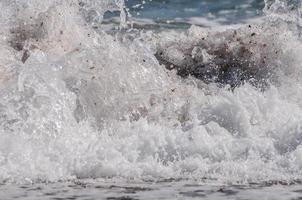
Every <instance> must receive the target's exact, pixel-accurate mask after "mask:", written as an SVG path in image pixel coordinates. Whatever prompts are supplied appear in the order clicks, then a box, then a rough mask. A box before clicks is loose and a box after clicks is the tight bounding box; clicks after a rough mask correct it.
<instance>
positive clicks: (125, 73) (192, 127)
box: [0, 0, 302, 182]
mask: <svg viewBox="0 0 302 200" xmlns="http://www.w3.org/2000/svg"><path fill="white" fill-rule="evenodd" d="M123 7H124V6H123V3H122V2H120V1H119V2H118V3H116V2H112V1H93V0H89V1H83V0H81V1H73V0H68V1H43V2H41V1H35V0H30V1H28V0H26V1H25V0H24V1H23V0H18V1H14V2H11V1H1V2H0V8H1V10H2V11H3V12H1V13H0V17H1V18H0V25H1V27H3V29H1V32H0V36H1V37H0V55H1V56H0V70H1V76H0V83H1V84H0V87H1V91H0V93H1V97H0V180H1V182H5V181H12V182H22V181H39V180H40V181H41V180H42V181H58V180H67V179H76V178H101V177H103V178H106V177H107V178H108V177H119V178H126V179H139V180H154V179H160V178H185V179H188V178H189V179H202V178H208V179H218V180H219V181H222V182H224V181H227V182H228V181H231V182H232V181H241V182H249V181H262V180H264V181H265V180H286V181H289V180H292V179H300V178H301V177H302V174H301V172H302V171H301V166H302V165H301V163H302V162H301V155H302V154H301V141H302V139H301V126H300V124H301V119H302V116H301V113H302V112H301V111H302V107H301V106H302V105H301V103H300V102H301V97H302V90H301V88H302V82H301V79H300V77H301V76H300V74H301V63H302V62H301V58H300V55H301V51H302V47H301V42H300V40H299V38H298V36H297V29H295V28H293V26H292V24H293V23H289V22H288V21H286V20H283V19H279V22H282V23H279V24H278V25H277V24H276V23H274V22H272V21H267V22H265V23H262V24H258V25H252V28H251V27H249V26H248V25H246V26H245V27H243V28H241V29H238V30H236V31H237V34H238V38H239V39H240V40H239V41H237V40H236V39H233V38H232V34H233V33H234V30H229V31H225V32H219V33H218V32H216V31H213V30H205V29H202V28H197V27H192V28H191V29H190V30H189V31H188V33H187V34H183V35H179V33H173V32H164V33H160V34H157V35H156V34H155V33H146V34H144V33H142V34H141V36H138V37H134V38H131V37H130V36H131V35H130V36H129V35H127V34H126V35H124V36H120V37H119V35H117V36H111V35H108V34H106V33H104V32H103V31H102V30H95V28H94V23H97V21H99V20H101V19H102V15H103V13H104V12H105V11H106V10H108V9H109V10H112V9H121V8H123ZM122 10H124V8H123V9H122ZM122 13H123V11H122ZM122 16H123V17H122V18H123V19H125V18H124V17H125V15H124V14H122ZM124 22H125V21H124ZM123 24H125V23H122V25H123ZM296 27H297V26H296ZM253 33H255V34H256V35H254V36H252V34H253ZM204 35H206V36H205V37H206V38H207V39H209V40H208V42H203V40H202V38H203V37H204ZM236 37H237V36H236ZM251 37H252V38H253V39H251ZM250 41H252V43H253V44H252V45H249V42H250ZM176 44H177V45H178V47H177V48H175V45H176ZM196 44H198V45H199V46H196ZM224 44H228V45H229V54H226V55H231V54H232V55H234V57H233V58H240V59H241V61H244V60H242V59H248V63H253V64H252V65H247V66H251V67H252V69H253V70H250V69H249V68H248V70H247V71H245V72H247V73H249V74H252V75H253V78H255V79H257V80H259V81H260V80H261V79H265V82H266V83H267V87H266V88H265V90H260V89H259V88H257V87H255V86H254V85H253V84H251V83H250V82H246V83H245V84H239V85H238V87H235V88H234V89H233V90H229V87H228V86H227V85H228V83H224V86H223V87H221V86H220V85H219V84H216V83H213V82H210V83H208V82H206V81H202V80H198V79H196V78H192V77H188V78H186V79H183V78H181V77H179V76H178V75H177V74H176V73H175V72H174V71H168V70H166V69H165V67H164V66H161V65H160V64H159V63H158V61H157V59H156V57H155V56H154V54H155V53H156V50H157V49H168V50H169V51H168V52H167V51H165V50H163V51H164V52H165V54H166V57H167V59H169V62H172V63H173V62H184V61H183V60H182V59H180V58H190V57H189V56H188V55H187V54H186V52H187V51H189V49H190V48H191V49H190V53H192V52H194V56H195V58H196V59H197V60H198V58H199V57H198V56H200V55H199V53H200V52H201V53H202V52H204V51H203V49H204V50H205V52H204V54H202V59H201V60H199V61H200V62H205V60H206V59H205V57H204V55H206V54H208V55H209V58H208V62H210V63H213V65H214V64H217V63H216V61H217V60H218V59H215V56H219V55H224V54H220V53H215V52H216V51H219V50H220V49H221V47H222V46H224ZM264 44H266V47H265V48H264V46H263V45H264ZM166 45H167V46H169V47H171V48H166ZM173 45H174V46H173ZM261 45H262V46H261ZM192 47H194V48H192ZM195 47H196V48H195ZM241 47H245V48H246V49H247V50H248V52H252V53H253V54H252V56H244V57H240V56H238V55H239V53H240V52H241ZM175 49H176V50H175ZM193 50H194V51H193ZM199 50H200V51H199ZM276 51H277V52H278V53H277V54H276ZM184 52H185V53H184ZM236 53H237V54H236ZM179 54H180V55H184V56H177V57H176V56H175V55H179ZM213 56H214V57H213ZM263 56H267V58H266V62H267V64H266V65H262V64H261V62H262V61H263V59H262V58H263ZM190 59H191V58H190ZM217 62H218V61H217ZM173 64H174V63H173ZM232 67H234V66H232ZM239 67H240V66H239ZM254 69H255V70H256V71H257V73H253V72H254ZM270 74H273V76H271V75H270ZM227 79H229V78H226V80H227ZM293 85H294V87H293Z"/></svg>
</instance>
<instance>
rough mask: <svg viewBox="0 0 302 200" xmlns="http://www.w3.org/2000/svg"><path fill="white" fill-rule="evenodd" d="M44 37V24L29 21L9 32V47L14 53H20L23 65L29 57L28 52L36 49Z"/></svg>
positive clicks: (37, 21) (21, 23) (20, 23)
mask: <svg viewBox="0 0 302 200" xmlns="http://www.w3.org/2000/svg"><path fill="white" fill-rule="evenodd" d="M45 36H46V30H45V25H44V22H43V21H42V20H41V19H39V20H34V19H33V18H32V19H31V21H30V22H22V21H20V22H19V24H18V25H17V26H16V27H14V28H12V29H11V30H10V39H9V41H8V42H9V45H10V46H11V47H12V48H13V49H14V50H16V51H18V52H22V56H21V61H22V63H25V62H26V60H27V59H28V58H29V57H30V50H32V49H35V48H37V47H36V46H35V45H34V44H35V43H38V42H39V41H40V40H41V39H43V38H44V37H45Z"/></svg>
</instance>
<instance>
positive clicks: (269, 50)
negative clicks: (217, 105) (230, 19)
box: [155, 25, 281, 89]
mask: <svg viewBox="0 0 302 200" xmlns="http://www.w3.org/2000/svg"><path fill="white" fill-rule="evenodd" d="M264 31H265V30H261V28H259V27H258V28H257V29H256V28H253V27H252V26H251V25H248V26H247V27H244V28H241V29H238V30H227V31H224V32H211V33H208V34H207V35H206V36H201V37H199V38H193V39H192V38H191V36H189V35H188V38H187V39H184V40H176V41H175V42H170V43H168V44H164V45H159V47H158V49H157V52H156V53H155V57H156V58H157V60H158V61H159V63H160V64H162V65H164V66H165V67H166V68H167V69H168V70H176V71H177V74H178V75H179V76H180V77H182V78H187V77H188V76H192V77H195V78H197V79H199V80H202V81H204V82H205V83H207V84H208V83H218V84H219V85H221V86H224V85H230V86H231V88H235V87H237V86H240V85H242V84H244V83H246V82H249V83H250V84H252V85H254V86H256V87H258V88H261V89H265V88H266V87H267V86H268V81H269V78H270V77H271V75H272V71H271V70H270V69H271V67H272V66H274V65H275V64H276V63H274V61H276V60H277V58H278V56H279V52H281V50H280V49H278V47H277V45H275V44H274V39H273V38H274V35H273V33H272V34H266V33H264Z"/></svg>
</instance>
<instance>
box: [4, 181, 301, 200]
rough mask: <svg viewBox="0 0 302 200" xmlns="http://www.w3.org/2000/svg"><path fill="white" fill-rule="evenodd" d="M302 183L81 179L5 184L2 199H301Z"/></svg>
mask: <svg viewBox="0 0 302 200" xmlns="http://www.w3.org/2000/svg"><path fill="white" fill-rule="evenodd" d="M301 197H302V190H301V186H299V185H280V184H279V185H275V184H270V183H267V184H262V185H259V184H251V185H240V184H237V185H236V184H233V185H229V186H226V185H215V184H213V183H209V182H194V181H168V180H166V181H161V182H123V181H122V182H121V181H119V180H115V181H114V180H98V181H97V180H81V181H74V182H59V183H48V184H45V183H43V184H42V183H41V184H33V185H19V186H15V185H2V186H0V198H1V199H8V200H9V199H31V200H35V199H53V200H59V199H83V200H84V199H85V200H88V199H91V200H92V199H108V200H109V199H111V200H113V199H120V200H121V199H123V200H126V199H128V200H130V199H200V198H202V199H251V200H252V199H253V200H254V199H255V200H256V199H268V200H271V199H284V200H285V199H286V200H287V199H288V200H297V199H301Z"/></svg>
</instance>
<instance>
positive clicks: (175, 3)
mask: <svg viewBox="0 0 302 200" xmlns="http://www.w3.org/2000/svg"><path fill="white" fill-rule="evenodd" d="M144 2H145V3H144ZM126 6H127V7H128V8H129V9H130V13H131V14H132V15H133V16H134V17H138V18H150V19H154V20H172V19H175V18H190V17H208V18H211V17H220V18H225V19H226V23H227V22H232V21H235V20H236V21H237V20H242V19H246V18H250V17H255V16H257V15H260V14H261V11H262V9H263V7H264V2H263V1H262V0H153V1H152V0H146V1H142V0H129V1H127V2H126Z"/></svg>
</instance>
